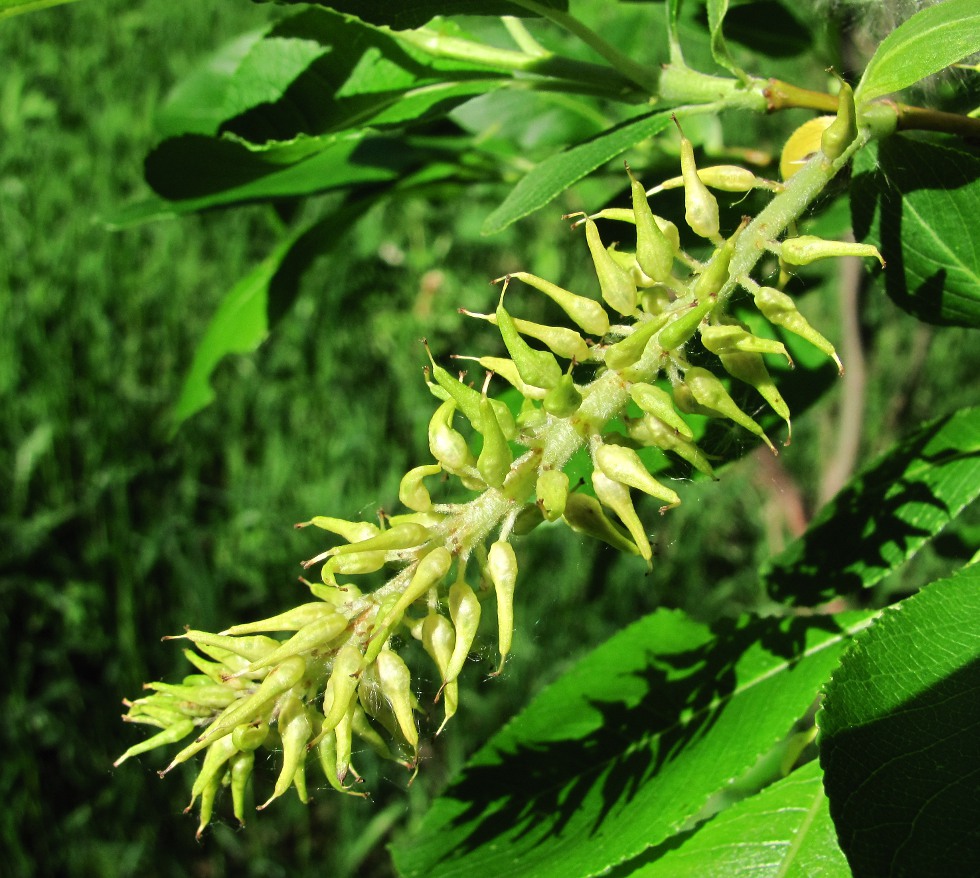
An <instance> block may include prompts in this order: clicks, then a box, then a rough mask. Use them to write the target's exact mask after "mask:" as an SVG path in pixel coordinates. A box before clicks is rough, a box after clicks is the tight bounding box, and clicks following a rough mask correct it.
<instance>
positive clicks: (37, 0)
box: [0, 0, 77, 21]
mask: <svg viewBox="0 0 980 878" xmlns="http://www.w3.org/2000/svg"><path fill="white" fill-rule="evenodd" d="M75 2H77V0H0V21H2V20H3V19H5V18H13V17H14V16H15V15H22V14H23V13H25V12H36V11H37V10H39V9H47V8H49V7H51V6H64V5H65V4H66V3H75Z"/></svg>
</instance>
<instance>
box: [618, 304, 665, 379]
mask: <svg viewBox="0 0 980 878" xmlns="http://www.w3.org/2000/svg"><path fill="white" fill-rule="evenodd" d="M667 319H668V315H666V314H658V315H657V316H656V317H651V318H649V319H648V320H641V321H640V322H639V323H636V324H634V327H633V332H631V333H630V334H629V335H627V336H626V337H625V338H624V339H623V340H622V341H618V342H616V344H614V345H610V346H609V347H608V348H606V353H605V356H604V358H603V361H604V362H605V364H606V366H608V367H609V368H610V369H616V370H620V369H626V368H628V367H630V366H632V365H633V364H634V363H636V362H638V361H639V360H640V358H641V357H642V356H643V352H644V351H645V350H646V347H647V344H649V342H650V339H651V338H653V337H654V336H655V335H656V334H657V332H658V331H659V330H660V328H661V327H662V326H663V325H664V324H665V323H666V322H667Z"/></svg>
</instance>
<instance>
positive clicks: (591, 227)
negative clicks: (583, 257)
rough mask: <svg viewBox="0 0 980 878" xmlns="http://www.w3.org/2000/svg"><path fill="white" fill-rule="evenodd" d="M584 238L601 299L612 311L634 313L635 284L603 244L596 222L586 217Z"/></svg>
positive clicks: (623, 313) (628, 314)
mask: <svg viewBox="0 0 980 878" xmlns="http://www.w3.org/2000/svg"><path fill="white" fill-rule="evenodd" d="M585 240H586V242H587V243H588V245H589V252H590V253H591V254H592V264H593V265H594V266H595V272H596V277H598V279H599V290H600V291H601V293H602V300H603V301H604V302H605V303H606V304H607V305H608V306H609V307H610V308H612V309H613V310H614V311H618V312H619V313H620V314H622V315H624V316H626V317H629V316H631V315H632V314H635V313H636V284H634V283H633V279H632V278H631V277H630V275H629V272H628V271H625V270H624V269H623V268H622V266H620V265H619V264H618V263H617V262H616V260H615V259H613V258H612V256H610V255H609V253H608V252H607V251H606V248H605V246H603V243H602V239H601V238H600V237H599V229H598V228H597V227H596V224H595V223H594V222H593V221H592V220H591V219H589V218H588V217H586V219H585Z"/></svg>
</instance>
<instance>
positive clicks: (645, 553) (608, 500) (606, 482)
mask: <svg viewBox="0 0 980 878" xmlns="http://www.w3.org/2000/svg"><path fill="white" fill-rule="evenodd" d="M592 487H593V488H594V489H595V495H596V497H598V498H599V502H600V503H602V505H603V506H605V507H607V508H608V509H611V510H612V511H613V512H615V513H616V515H618V516H619V520H620V521H621V522H623V524H625V525H626V529H627V530H628V531H629V532H630V536H631V537H633V542H634V543H636V546H637V548H638V549H639V552H640V557H641V558H643V560H644V561H646V562H647V564H648V565H649V563H650V560H651V558H653V550H652V549H651V548H650V541H649V540H648V539H647V535H646V529H645V528H644V527H643V522H641V521H640V517H639V516H638V515H637V514H636V507H634V506H633V498H632V497H630V490H629V488H627V487H626V485H624V484H622V483H620V482H617V481H614V480H613V479H610V478H609V477H608V476H605V475H603V473H602V471H601V470H599V469H596V470H594V471H593V473H592Z"/></svg>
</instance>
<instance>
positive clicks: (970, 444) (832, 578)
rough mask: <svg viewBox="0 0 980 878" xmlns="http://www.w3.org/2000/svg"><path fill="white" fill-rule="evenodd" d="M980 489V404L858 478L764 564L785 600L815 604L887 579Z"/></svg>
mask: <svg viewBox="0 0 980 878" xmlns="http://www.w3.org/2000/svg"><path fill="white" fill-rule="evenodd" d="M978 495H980V408H969V409H961V410H960V411H958V412H956V413H955V414H953V415H949V416H947V417H944V418H940V419H939V420H937V421H934V422H932V423H931V424H929V425H928V426H926V427H924V428H922V429H921V430H919V431H918V432H916V433H914V434H913V435H911V436H909V437H908V439H906V440H905V441H903V442H901V443H899V444H898V445H896V446H895V447H894V448H892V449H891V450H890V451H889V452H888V453H887V454H885V455H884V456H883V457H882V458H880V459H879V460H878V461H877V462H876V463H874V464H872V466H871V467H870V468H868V469H867V470H865V471H864V472H863V473H861V474H860V475H859V476H858V477H857V478H855V479H854V480H852V481H851V482H850V483H849V484H848V485H847V486H846V487H845V488H844V489H843V490H842V491H841V492H840V493H839V494H838V495H837V496H836V497H835V498H834V499H833V500H832V501H831V502H830V503H828V504H827V505H826V506H825V507H824V508H823V509H822V510H821V511H820V513H819V514H818V515H817V517H816V518H815V519H814V520H813V522H812V524H811V525H810V527H809V528H808V529H807V531H806V533H805V534H803V536H802V537H800V538H799V539H798V540H796V541H795V542H793V543H791V544H790V545H789V546H788V547H787V548H786V550H785V551H784V552H782V553H781V554H780V555H778V556H776V558H775V559H774V560H773V561H771V562H770V563H769V564H768V565H767V567H766V568H765V569H764V570H763V583H764V585H765V587H766V588H767V589H768V591H769V594H770V595H771V596H772V597H773V598H774V599H775V600H777V601H781V602H785V603H791V604H797V605H813V604H817V603H821V602H823V601H826V600H828V599H829V598H832V597H834V596H835V595H843V594H852V593H854V592H857V591H860V590H861V589H862V588H868V587H870V586H872V585H874V584H875V583H877V582H879V581H880V580H881V579H882V578H883V577H885V576H886V575H888V574H889V573H890V572H891V571H892V570H895V569H896V568H897V567H899V566H900V565H901V564H903V563H904V562H905V561H906V560H907V559H908V558H910V557H911V556H912V555H914V554H915V553H916V552H917V551H919V549H920V548H922V546H923V545H924V544H925V543H926V542H928V541H929V540H930V539H932V538H933V537H934V536H936V534H938V533H939V532H940V531H942V529H943V528H944V527H945V526H946V525H947V524H949V522H950V521H952V520H953V519H954V518H956V516H957V515H959V514H960V512H962V511H963V509H964V508H965V507H966V506H967V505H968V504H970V503H972V502H973V501H974V500H975V499H976V498H977V496H978Z"/></svg>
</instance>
